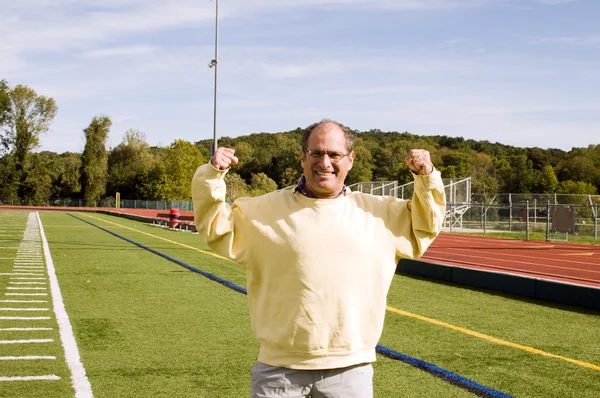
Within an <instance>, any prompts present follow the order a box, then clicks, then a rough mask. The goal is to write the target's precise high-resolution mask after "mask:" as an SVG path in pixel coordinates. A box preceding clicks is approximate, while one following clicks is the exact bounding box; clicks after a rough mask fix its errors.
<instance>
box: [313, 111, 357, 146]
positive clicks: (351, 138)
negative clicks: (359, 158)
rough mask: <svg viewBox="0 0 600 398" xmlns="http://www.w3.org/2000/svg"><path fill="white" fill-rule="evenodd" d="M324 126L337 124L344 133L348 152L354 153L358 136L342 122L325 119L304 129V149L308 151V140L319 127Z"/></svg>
mask: <svg viewBox="0 0 600 398" xmlns="http://www.w3.org/2000/svg"><path fill="white" fill-rule="evenodd" d="M324 124H335V125H336V126H338V127H339V128H340V129H341V130H342V131H343V132H344V138H345V139H346V150H347V151H348V152H352V151H353V150H354V144H355V143H356V134H354V133H353V132H352V131H350V129H349V128H347V127H346V126H344V125H343V124H341V123H340V122H336V121H335V120H330V119H323V120H321V121H320V122H317V123H313V124H311V125H310V126H308V127H307V128H305V129H304V132H303V133H302V149H308V148H307V145H308V138H309V137H310V135H311V134H312V132H313V131H315V130H316V129H317V128H318V127H320V126H323V125H324Z"/></svg>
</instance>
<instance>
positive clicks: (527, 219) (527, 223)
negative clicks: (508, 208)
mask: <svg viewBox="0 0 600 398" xmlns="http://www.w3.org/2000/svg"><path fill="white" fill-rule="evenodd" d="M526 217H527V218H525V240H529V201H527V216H526Z"/></svg>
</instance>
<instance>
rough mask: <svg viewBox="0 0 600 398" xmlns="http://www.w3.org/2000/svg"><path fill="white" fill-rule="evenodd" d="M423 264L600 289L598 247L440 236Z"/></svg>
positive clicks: (428, 251) (463, 236)
mask: <svg viewBox="0 0 600 398" xmlns="http://www.w3.org/2000/svg"><path fill="white" fill-rule="evenodd" d="M422 260H423V261H427V262H429V263H436V264H443V265H449V266H453V267H461V268H473V269H480V270H485V271H491V272H501V273H506V274H512V275H520V276H527V277H530V278H536V279H547V280H555V281H560V282H566V283H570V284H576V285H584V286H593V287H597V288H600V246H593V245H576V244H570V243H565V242H539V241H522V240H512V239H497V238H488V237H479V236H465V235H455V234H446V233H442V234H440V236H439V237H438V238H437V239H436V240H435V241H434V242H433V244H432V245H431V246H430V247H429V249H428V250H427V252H426V253H425V255H424V256H423V257H422Z"/></svg>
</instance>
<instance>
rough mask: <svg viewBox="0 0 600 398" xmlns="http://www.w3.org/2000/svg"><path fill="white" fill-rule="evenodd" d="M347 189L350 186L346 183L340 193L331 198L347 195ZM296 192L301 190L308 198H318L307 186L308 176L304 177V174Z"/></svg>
mask: <svg viewBox="0 0 600 398" xmlns="http://www.w3.org/2000/svg"><path fill="white" fill-rule="evenodd" d="M347 190H348V188H346V185H344V187H343V188H342V190H341V191H340V193H338V194H337V195H335V196H334V197H333V198H331V199H335V198H339V197H340V196H342V195H346V191H347ZM296 192H300V193H301V194H302V195H304V196H306V197H307V198H313V199H317V197H316V196H315V194H313V193H312V192H311V191H310V190H309V189H308V187H307V186H306V178H304V176H302V178H300V181H299V182H298V185H296V189H295V190H294V193H296Z"/></svg>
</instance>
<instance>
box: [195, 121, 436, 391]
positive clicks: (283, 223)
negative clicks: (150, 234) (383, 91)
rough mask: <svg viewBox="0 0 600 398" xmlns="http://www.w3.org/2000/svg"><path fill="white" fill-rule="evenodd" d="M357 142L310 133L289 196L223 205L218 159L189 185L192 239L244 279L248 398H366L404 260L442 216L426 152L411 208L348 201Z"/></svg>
mask: <svg viewBox="0 0 600 398" xmlns="http://www.w3.org/2000/svg"><path fill="white" fill-rule="evenodd" d="M355 140H356V136H355V135H354V134H353V133H352V132H351V131H349V130H348V129H346V128H345V127H344V126H343V125H342V124H340V123H338V122H335V121H331V120H323V121H321V122H319V123H315V124H313V125H311V126H309V127H307V128H306V130H305V131H304V134H303V137H302V152H301V153H300V157H301V164H302V169H303V176H302V178H301V180H300V182H299V183H298V185H297V186H296V187H295V188H290V189H283V190H281V191H277V192H272V193H269V194H266V195H263V196H259V197H254V198H240V199H237V200H236V201H235V202H234V203H233V205H232V206H230V205H229V204H227V203H226V202H225V188H226V187H225V182H224V176H225V173H227V171H228V170H229V168H230V167H231V166H232V165H235V164H237V163H238V159H237V157H236V156H235V151H234V150H233V149H231V148H223V147H221V148H219V149H218V150H217V151H216V152H215V154H214V156H213V157H212V158H211V160H210V162H209V163H208V164H206V165H203V166H200V167H199V168H198V170H197V171H196V174H195V176H194V180H193V182H192V196H193V200H194V212H195V219H196V228H197V229H198V232H199V233H200V235H202V236H203V237H204V238H205V239H206V241H207V243H208V245H209V246H210V247H211V248H213V249H214V250H215V251H216V252H217V253H219V254H221V255H223V256H226V257H227V258H230V259H231V260H233V261H236V262H238V263H239V264H241V265H243V266H244V267H246V272H247V288H248V302H249V308H250V317H251V325H252V329H253V331H254V333H255V335H256V338H257V339H258V341H259V343H260V352H259V356H258V361H257V363H256V364H255V365H254V366H253V368H252V370H251V397H253V398H255V397H256V398H258V397H314V398H317V397H344V398H371V397H372V396H373V368H372V366H371V363H372V362H374V361H375V359H376V358H375V346H376V345H377V342H378V340H379V338H380V336H381V332H382V330H383V320H384V317H385V306H386V296H387V292H388V289H389V287H390V284H391V282H392V278H393V276H394V273H395V270H396V264H397V262H398V260H399V259H400V258H418V257H420V256H421V255H422V254H423V253H424V252H425V250H426V249H427V248H428V247H429V245H430V244H431V242H432V241H433V240H434V239H435V237H436V236H437V235H438V233H439V231H440V228H441V225H442V221H443V217H444V212H445V207H446V202H445V195H444V187H443V184H442V180H441V177H440V173H439V172H438V171H436V170H435V169H434V167H433V164H432V163H431V160H430V155H429V152H427V151H425V150H421V149H416V150H411V151H410V153H409V154H408V156H407V157H406V162H407V164H408V166H409V168H410V169H411V171H412V173H413V175H414V178H415V188H414V195H413V198H412V200H400V199H396V198H394V197H389V196H384V197H382V196H372V195H368V194H364V193H360V192H351V191H350V189H348V188H346V186H345V185H344V181H345V179H346V176H347V174H348V171H350V169H352V165H353V163H354V151H353V149H354V143H355Z"/></svg>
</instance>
